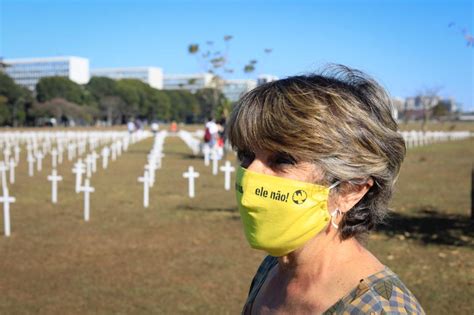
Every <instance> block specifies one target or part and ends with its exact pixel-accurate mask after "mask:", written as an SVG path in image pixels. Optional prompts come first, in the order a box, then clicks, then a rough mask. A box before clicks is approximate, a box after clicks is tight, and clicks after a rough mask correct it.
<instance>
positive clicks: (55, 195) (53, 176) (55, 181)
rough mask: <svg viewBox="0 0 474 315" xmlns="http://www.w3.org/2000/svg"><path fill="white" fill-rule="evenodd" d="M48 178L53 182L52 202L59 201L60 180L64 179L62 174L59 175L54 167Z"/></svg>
mask: <svg viewBox="0 0 474 315" xmlns="http://www.w3.org/2000/svg"><path fill="white" fill-rule="evenodd" d="M48 180H49V181H50V182H51V202H52V203H57V202H58V182H59V181H62V180H63V177H62V176H59V175H58V173H57V171H56V169H53V173H52V174H51V175H49V176H48Z"/></svg>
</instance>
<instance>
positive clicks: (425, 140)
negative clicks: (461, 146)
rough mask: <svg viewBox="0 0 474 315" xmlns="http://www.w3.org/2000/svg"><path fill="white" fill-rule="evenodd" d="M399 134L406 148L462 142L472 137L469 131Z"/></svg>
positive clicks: (405, 132) (403, 132)
mask: <svg viewBox="0 0 474 315" xmlns="http://www.w3.org/2000/svg"><path fill="white" fill-rule="evenodd" d="M400 134H401V135H402V137H403V140H405V144H406V146H407V148H413V147H419V146H424V145H428V144H432V143H437V142H444V141H452V140H463V139H468V138H470V137H472V136H473V135H474V134H473V133H471V132H469V131H426V132H423V131H416V130H412V131H401V132H400Z"/></svg>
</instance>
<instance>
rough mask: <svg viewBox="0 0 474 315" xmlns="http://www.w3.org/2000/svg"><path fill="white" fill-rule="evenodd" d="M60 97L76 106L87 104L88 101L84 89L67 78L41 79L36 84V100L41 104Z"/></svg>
mask: <svg viewBox="0 0 474 315" xmlns="http://www.w3.org/2000/svg"><path fill="white" fill-rule="evenodd" d="M56 97H60V98H64V99H66V100H68V101H70V102H73V103H76V104H85V103H86V101H87V100H88V99H87V97H86V95H85V94H84V90H83V88H82V87H81V86H80V85H79V84H77V83H76V82H73V81H71V80H70V79H69V78H66V77H46V78H41V79H40V80H39V82H38V83H37V84H36V99H37V100H38V101H39V102H45V101H49V100H52V99H53V98H56Z"/></svg>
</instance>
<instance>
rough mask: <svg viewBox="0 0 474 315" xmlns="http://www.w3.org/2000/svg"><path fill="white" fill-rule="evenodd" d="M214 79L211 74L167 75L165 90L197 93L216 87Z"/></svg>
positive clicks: (164, 83) (164, 84)
mask: <svg viewBox="0 0 474 315" xmlns="http://www.w3.org/2000/svg"><path fill="white" fill-rule="evenodd" d="M213 77H214V76H213V75H212V74H210V73H195V74H165V76H164V80H163V81H164V82H163V88H164V89H165V90H187V91H190V92H192V93H195V92H196V91H197V90H199V89H203V88H210V87H215V83H214V81H213Z"/></svg>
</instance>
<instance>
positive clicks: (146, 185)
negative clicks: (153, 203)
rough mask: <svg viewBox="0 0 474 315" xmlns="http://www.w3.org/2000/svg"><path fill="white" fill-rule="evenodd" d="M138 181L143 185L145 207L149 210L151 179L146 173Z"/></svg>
mask: <svg viewBox="0 0 474 315" xmlns="http://www.w3.org/2000/svg"><path fill="white" fill-rule="evenodd" d="M138 181H139V182H140V183H143V206H144V207H145V208H148V205H149V191H150V189H149V188H150V183H151V178H150V175H149V173H148V171H145V174H144V175H143V176H142V177H138Z"/></svg>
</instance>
